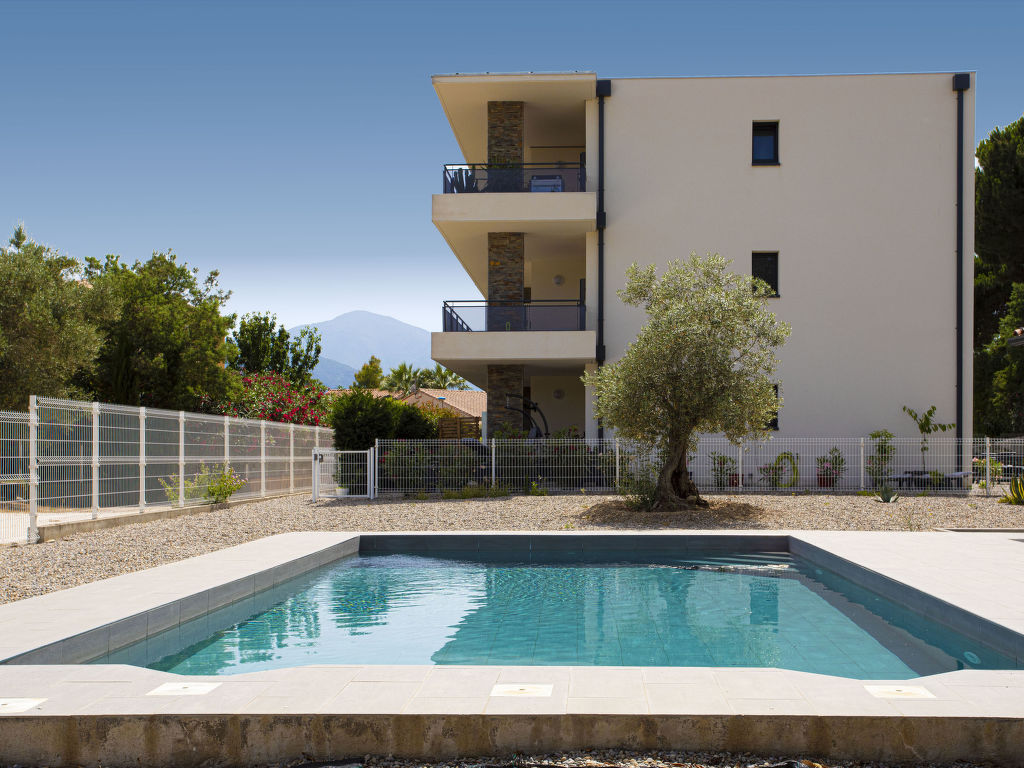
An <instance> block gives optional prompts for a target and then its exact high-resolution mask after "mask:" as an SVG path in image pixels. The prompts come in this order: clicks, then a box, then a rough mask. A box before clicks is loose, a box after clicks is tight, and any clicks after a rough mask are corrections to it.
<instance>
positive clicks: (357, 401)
mask: <svg viewBox="0 0 1024 768" xmlns="http://www.w3.org/2000/svg"><path fill="white" fill-rule="evenodd" d="M441 415H442V411H441V409H440V408H418V407H416V406H415V405H410V404H408V403H403V402H402V401H401V400H395V399H394V398H392V397H374V396H373V395H371V394H370V393H369V392H366V391H363V390H359V389H354V390H352V391H351V392H345V393H343V394H340V395H338V396H337V397H336V398H334V403H333V405H332V406H331V425H332V426H333V427H334V447H335V448H337V449H338V450H339V451H365V450H366V449H367V448H372V447H373V445H374V441H375V440H433V439H436V438H437V427H438V420H439V419H440V418H441Z"/></svg>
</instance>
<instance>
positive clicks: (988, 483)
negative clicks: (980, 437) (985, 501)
mask: <svg viewBox="0 0 1024 768" xmlns="http://www.w3.org/2000/svg"><path fill="white" fill-rule="evenodd" d="M991 487H992V438H991V437H986V438H985V495H986V496H988V489H989V488H991Z"/></svg>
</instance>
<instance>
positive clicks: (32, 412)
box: [25, 395, 39, 544]
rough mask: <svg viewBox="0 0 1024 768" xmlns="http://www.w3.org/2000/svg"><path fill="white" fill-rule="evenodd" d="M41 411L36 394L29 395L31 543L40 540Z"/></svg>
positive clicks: (29, 530) (29, 511)
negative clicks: (38, 443)
mask: <svg viewBox="0 0 1024 768" xmlns="http://www.w3.org/2000/svg"><path fill="white" fill-rule="evenodd" d="M38 440H39V411H38V408H37V406H36V396H35V395H29V397H28V531H27V532H26V534H25V538H26V540H27V541H28V543H29V544H35V543H36V542H37V541H39V526H38V525H37V520H38V516H37V513H38V512H39V451H38V448H37V446H36V442H37V441H38Z"/></svg>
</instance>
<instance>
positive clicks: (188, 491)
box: [160, 464, 210, 504]
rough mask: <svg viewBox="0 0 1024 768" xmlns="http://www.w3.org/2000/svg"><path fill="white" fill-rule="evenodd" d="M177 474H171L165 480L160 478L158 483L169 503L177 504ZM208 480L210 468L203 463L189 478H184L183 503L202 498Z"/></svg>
mask: <svg viewBox="0 0 1024 768" xmlns="http://www.w3.org/2000/svg"><path fill="white" fill-rule="evenodd" d="M178 480H179V478H178V475H171V476H170V477H169V478H168V479H167V480H164V479H163V478H162V477H161V478H160V485H162V486H163V488H164V493H165V494H167V500H168V501H169V502H171V504H177V503H178V499H179V495H178V490H179V485H178ZM209 482H210V470H208V469H207V468H206V465H205V464H203V465H202V466H201V467H200V469H199V472H198V473H197V474H196V475H195V476H193V478H192V479H191V480H189V479H188V478H187V477H186V478H185V482H184V486H185V503H186V504H188V502H190V501H195V500H197V499H201V498H203V495H204V492H205V490H206V486H207V485H208V484H209Z"/></svg>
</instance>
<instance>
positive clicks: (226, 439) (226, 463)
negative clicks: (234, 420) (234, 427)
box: [223, 416, 231, 472]
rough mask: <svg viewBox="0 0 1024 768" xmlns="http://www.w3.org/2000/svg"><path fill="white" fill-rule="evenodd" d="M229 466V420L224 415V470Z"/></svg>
mask: <svg viewBox="0 0 1024 768" xmlns="http://www.w3.org/2000/svg"><path fill="white" fill-rule="evenodd" d="M230 466H231V422H230V421H228V417H227V416H225V417H224V470H223V471H224V472H227V471H228V469H229V468H230Z"/></svg>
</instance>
